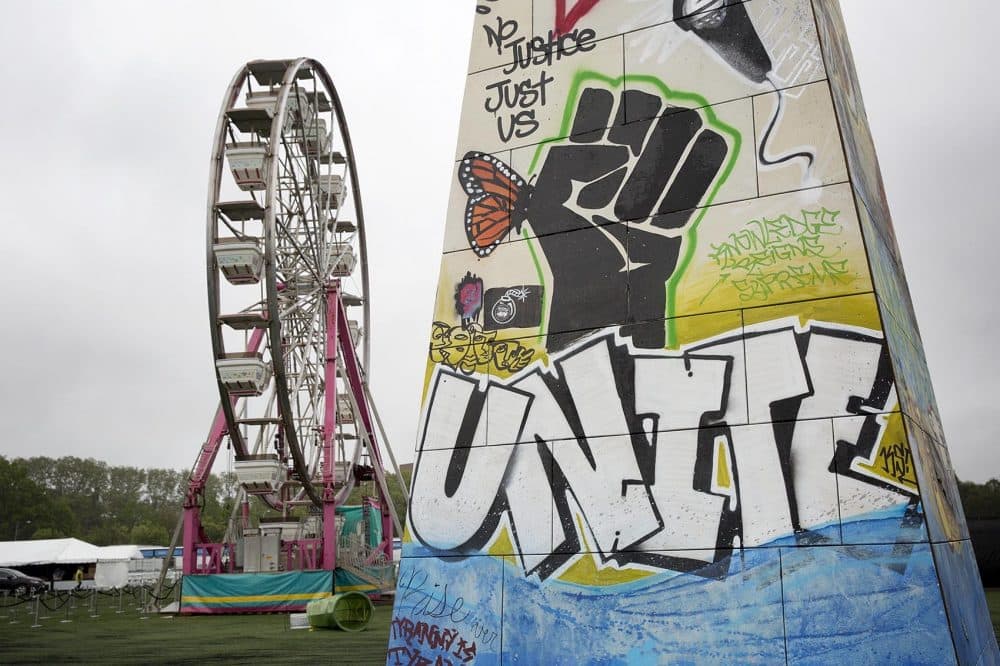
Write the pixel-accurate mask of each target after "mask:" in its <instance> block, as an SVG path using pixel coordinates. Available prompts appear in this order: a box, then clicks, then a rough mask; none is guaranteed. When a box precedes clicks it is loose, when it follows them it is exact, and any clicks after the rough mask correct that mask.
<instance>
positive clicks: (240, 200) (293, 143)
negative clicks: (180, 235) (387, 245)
mask: <svg viewBox="0 0 1000 666" xmlns="http://www.w3.org/2000/svg"><path fill="white" fill-rule="evenodd" d="M206 232H207V233H206V258H207V285H208V304H209V329H210V338H211V343H212V352H213V355H214V359H215V377H216V381H217V384H218V390H219V397H220V406H219V409H218V412H217V414H216V418H215V421H214V422H213V425H212V428H211V431H210V433H209V437H208V439H207V440H206V442H205V444H204V445H203V447H202V449H201V451H200V453H199V457H198V459H197V460H196V463H195V466H194V468H193V470H192V475H191V478H190V480H189V488H188V493H187V499H186V500H185V512H186V517H185V536H184V545H185V547H186V548H191V549H192V551H193V550H195V549H196V548H195V546H196V545H197V547H198V548H201V547H202V546H206V547H207V546H208V545H209V544H201V543H198V542H199V541H205V538H204V534H203V532H202V531H201V528H200V524H199V523H198V515H197V506H198V501H199V500H198V497H199V495H200V493H202V492H203V490H204V484H205V481H206V479H207V477H208V475H209V473H210V468H211V465H212V462H213V461H214V459H215V457H216V455H217V453H218V451H219V449H220V447H221V444H222V442H223V440H224V439H228V442H229V444H230V446H231V447H232V450H233V452H234V456H235V461H236V462H235V465H236V469H235V471H236V474H237V477H238V480H239V483H240V485H241V487H242V489H243V491H244V492H245V493H247V494H248V495H253V496H256V497H257V498H259V499H260V500H262V501H263V502H265V503H266V504H267V505H269V506H270V507H271V508H273V509H276V510H279V511H282V512H284V513H285V514H287V513H289V512H290V511H291V510H293V509H295V508H296V507H307V509H308V510H313V509H312V508H313V507H315V508H316V509H321V510H322V516H323V524H324V527H323V532H324V535H325V536H324V539H323V540H322V541H323V543H324V548H323V552H324V555H323V560H324V562H325V563H327V564H328V565H329V566H330V567H331V568H332V566H333V565H332V564H331V563H332V562H334V561H335V557H336V555H335V550H336V541H335V537H334V536H333V535H334V532H333V530H334V527H333V525H334V524H335V516H334V512H335V510H336V508H337V507H338V506H340V505H342V504H343V503H344V501H345V500H346V498H347V496H348V495H349V494H350V493H351V490H352V489H353V487H354V485H355V483H356V482H357V481H359V480H361V481H365V480H368V481H372V482H373V483H375V484H376V485H377V488H378V491H377V493H378V495H379V499H380V500H381V505H382V507H383V523H384V524H385V527H386V528H387V529H386V531H387V532H388V535H389V536H388V540H389V541H391V534H392V527H393V526H395V527H396V529H397V531H399V530H400V528H399V521H398V518H397V517H396V513H395V510H394V507H392V504H391V499H390V497H389V494H388V491H387V488H386V485H385V483H386V482H385V477H384V468H383V461H382V449H381V448H380V447H379V439H382V440H383V442H384V431H382V436H381V437H380V438H377V437H376V425H377V426H378V427H379V428H381V424H380V423H379V422H378V415H377V413H376V412H375V410H374V405H373V404H372V401H371V393H370V392H369V390H368V386H367V380H366V377H367V373H368V369H369V367H370V359H371V344H370V340H371V335H370V332H371V330H370V326H371V294H370V292H369V279H368V253H367V247H366V244H365V226H364V211H363V209H362V203H361V193H360V187H359V182H358V175H357V169H356V166H355V158H354V152H353V149H352V146H351V138H350V134H349V132H348V128H347V123H346V120H345V117H344V112H343V109H342V107H341V103H340V99H339V97H338V95H337V91H336V88H335V87H334V85H333V82H332V80H331V78H330V76H329V74H328V73H327V71H326V70H325V69H324V68H323V66H322V65H321V64H320V63H318V62H317V61H315V60H312V59H307V58H302V59H297V60H256V61H251V62H249V63H247V64H246V65H245V66H243V67H241V68H240V69H239V71H238V72H237V73H236V75H235V76H234V77H233V79H232V81H231V83H230V85H229V87H228V88H227V91H226V94H225V97H224V100H223V104H222V109H221V111H220V113H219V117H218V121H217V125H216V131H215V138H214V141H213V147H212V158H211V165H210V172H209V196H208V207H207V226H206ZM385 444H386V446H387V443H385ZM386 450H388V449H386ZM389 455H390V458H391V457H392V454H391V451H389ZM393 465H395V461H394V460H393ZM397 473H398V471H397ZM187 512H190V514H189V515H190V518H191V520H188V517H187V515H188V513H187ZM313 512H314V513H317V511H315V510H313ZM393 523H394V524H393ZM385 550H386V552H387V553H388V554H389V555H390V556H391V544H388V545H386V546H385ZM187 566H188V565H187V561H186V560H185V567H186V568H187Z"/></svg>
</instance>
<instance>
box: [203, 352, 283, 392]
mask: <svg viewBox="0 0 1000 666" xmlns="http://www.w3.org/2000/svg"><path fill="white" fill-rule="evenodd" d="M215 368H216V371H217V372H218V374H219V381H220V382H222V384H223V385H224V386H225V387H226V390H227V391H228V392H229V395H230V396H233V397H245V396H258V395H261V394H262V393H263V392H264V390H265V389H266V388H267V385H268V383H269V382H270V381H271V367H270V366H269V365H268V364H267V363H265V362H264V358H263V355H262V354H259V353H251V352H234V353H229V354H226V358H220V359H217V360H216V361H215Z"/></svg>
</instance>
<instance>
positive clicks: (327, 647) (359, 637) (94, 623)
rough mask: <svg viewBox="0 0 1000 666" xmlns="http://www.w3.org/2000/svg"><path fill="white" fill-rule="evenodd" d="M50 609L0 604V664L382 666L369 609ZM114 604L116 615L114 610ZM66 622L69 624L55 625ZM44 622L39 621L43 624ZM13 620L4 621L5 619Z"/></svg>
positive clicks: (114, 603) (998, 604)
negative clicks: (302, 614) (359, 621)
mask: <svg viewBox="0 0 1000 666" xmlns="http://www.w3.org/2000/svg"><path fill="white" fill-rule="evenodd" d="M986 600H987V603H988V604H989V608H990V615H991V616H992V619H993V627H994V629H996V630H997V632H998V635H1000V589H991V590H987V591H986ZM96 601H97V602H98V603H97V604H96V611H97V614H98V617H96V618H94V617H90V615H91V607H90V601H89V600H85V599H80V600H77V601H76V602H75V603H76V606H75V608H74V607H73V604H71V603H66V604H65V605H63V606H61V607H57V606H58V604H59V602H60V600H59V599H50V600H48V602H47V603H48V605H49V606H51V607H52V608H53V610H48V609H46V608H45V607H44V606H42V607H40V609H39V618H40V619H39V621H38V624H40V625H41V626H40V627H35V628H32V625H33V624H34V623H35V619H34V612H33V611H34V606H33V604H30V603H22V604H20V605H18V606H12V605H11V603H10V600H4V603H0V663H4V664H51V663H83V664H179V663H195V662H198V663H209V664H211V663H215V664H224V663H243V664H245V663H251V662H263V663H273V664H298V663H303V664H304V663H318V662H319V663H327V664H346V665H351V666H353V665H354V664H384V663H385V650H386V644H387V643H388V639H389V622H390V620H391V613H392V608H391V607H390V606H376V607H375V616H374V618H373V619H372V622H371V624H370V625H369V626H368V629H367V630H365V631H363V632H359V633H345V632H342V631H326V630H317V631H310V630H306V629H294V630H293V629H290V628H289V618H288V616H287V615H242V616H215V617H181V616H176V617H174V616H170V615H148V616H145V617H146V619H142V617H143V615H142V614H141V613H140V611H139V606H140V604H138V603H137V601H136V600H134V599H132V598H131V597H129V596H124V597H122V600H121V601H119V599H118V597H116V596H106V595H98V596H97V598H96ZM119 606H120V607H121V609H122V612H120V613H119V612H117V611H118V610H119ZM67 617H68V618H69V619H71V620H72V622H62V620H64V619H66V618H67ZM43 618H44V619H43ZM12 620H13V621H14V623H11V621H12Z"/></svg>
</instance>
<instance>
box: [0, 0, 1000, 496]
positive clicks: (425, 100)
mask: <svg viewBox="0 0 1000 666" xmlns="http://www.w3.org/2000/svg"><path fill="white" fill-rule="evenodd" d="M473 6H474V2H472V1H471V0H463V1H461V2H458V1H456V0H432V1H430V2H421V3H411V2H392V3H378V2H355V1H354V0H326V1H325V2H301V1H297V2H284V3H274V2H253V1H246V0H245V1H242V2H230V1H224V2H223V1H216V2H137V1H134V0H133V1H129V2H112V1H110V0H108V1H103V2H95V1H91V2H87V1H83V0H79V1H74V2H69V1H66V2H53V1H45V0H30V1H20V2H16V1H12V0H6V1H5V2H4V3H3V4H2V7H3V13H2V20H0V80H2V81H3V86H4V95H3V98H4V103H3V104H0V127H2V128H3V130H4V132H3V136H4V144H3V150H4V156H3V157H4V159H3V160H2V162H0V183H2V188H3V190H2V192H3V195H4V199H5V206H4V214H3V216H2V220H3V225H4V233H3V236H2V238H3V241H2V247H3V260H2V262H0V278H2V280H3V284H4V287H5V289H4V297H3V312H4V316H3V321H4V326H2V328H0V347H2V349H4V351H5V353H4V354H3V355H2V356H0V417H2V424H3V426H2V427H3V431H2V432H3V434H2V435H0V455H5V456H8V457H10V456H32V455H48V456H53V457H55V456H62V455H76V456H81V457H95V458H99V459H102V460H106V461H108V462H110V463H113V464H122V465H134V466H139V467H177V468H180V467H187V466H188V465H190V464H191V462H192V460H193V459H194V456H195V454H196V452H197V449H198V447H199V445H200V443H201V442H202V440H203V439H204V437H205V434H206V431H207V429H208V426H209V421H210V419H211V417H212V414H213V412H214V409H215V405H216V403H217V401H218V393H217V390H216V388H215V379H214V372H213V368H212V354H211V346H210V341H209V327H208V316H207V306H206V300H205V291H206V287H205V266H204V261H205V248H204V218H205V213H204V210H205V201H206V196H207V176H208V158H209V152H210V142H211V140H212V133H213V131H214V127H215V121H216V116H217V113H218V107H219V104H220V102H221V99H222V94H223V92H224V89H225V87H226V85H227V84H228V82H229V79H230V78H231V76H232V74H233V73H234V72H235V70H236V69H237V67H239V66H240V65H241V64H242V63H243V62H245V61H247V60H250V59H255V58H287V57H295V56H303V55H304V56H310V57H314V58H316V59H318V60H320V61H321V62H322V63H323V64H324V65H325V66H326V67H327V69H328V70H329V71H330V72H331V74H332V76H333V77H334V80H335V82H336V84H337V87H338V89H339V92H340V95H341V98H342V99H343V102H344V105H345V107H346V112H347V117H348V122H349V124H350V128H351V134H352V139H353V142H354V146H355V151H356V153H357V158H358V169H359V174H360V182H361V186H362V191H363V193H364V194H363V198H364V205H365V213H366V221H367V225H368V226H367V233H368V243H369V248H370V250H369V253H370V262H371V269H372V299H373V301H372V302H373V326H372V329H373V330H372V344H373V361H372V366H373V367H372V375H371V376H372V381H371V383H372V386H373V389H374V391H375V394H376V397H377V399H378V402H379V409H380V411H381V413H382V414H383V418H384V419H385V421H386V425H387V427H388V429H389V434H390V437H391V439H392V443H393V447H394V449H395V450H396V452H397V455H398V456H399V457H400V458H401V459H402V460H411V459H412V455H413V454H412V449H413V440H414V436H415V430H416V421H417V410H418V402H419V397H420V395H419V394H420V387H421V379H422V374H423V369H424V363H425V358H426V347H427V339H428V331H429V327H430V318H431V310H432V306H433V303H432V301H433V296H434V289H435V285H436V283H437V272H438V261H439V256H440V255H439V253H440V248H441V238H442V233H443V228H444V227H443V225H444V213H445V207H446V202H447V196H448V192H449V179H450V177H451V173H452V161H451V160H452V158H453V154H454V148H455V140H456V136H457V128H458V119H459V108H460V106H461V95H462V90H463V85H464V71H465V65H466V61H467V58H468V46H469V37H470V29H471V24H472V18H473ZM842 6H843V10H844V14H845V18H846V21H847V27H848V33H849V37H850V41H851V45H852V47H853V49H854V54H855V57H856V60H857V65H858V69H859V77H860V80H861V85H862V91H863V94H864V98H865V102H866V104H867V108H868V114H869V118H870V121H871V125H872V130H873V133H874V136H875V141H876V145H877V148H878V153H879V157H880V159H881V164H882V171H883V176H884V178H885V183H886V191H887V193H888V196H889V203H890V207H891V210H892V213H893V217H894V219H895V223H896V230H897V233H898V237H899V243H900V246H901V250H902V255H903V260H904V263H905V266H906V269H907V273H908V277H909V280H910V287H911V290H912V292H913V299H914V302H915V309H916V313H917V317H918V320H919V322H920V325H921V331H922V334H923V337H924V343H925V347H926V352H927V357H928V361H929V364H930V370H931V376H932V377H933V378H934V382H935V390H936V393H937V397H938V404H939V406H940V410H941V413H942V418H943V420H944V426H945V432H946V433H947V435H948V442H949V446H950V449H951V452H952V457H953V460H954V463H955V467H956V469H957V471H958V474H959V476H960V477H961V478H963V479H970V480H977V481H982V480H985V479H987V478H990V477H994V476H1000V451H998V450H997V446H996V445H995V440H996V439H997V434H998V432H1000V427H998V425H997V416H996V413H997V410H996V408H995V403H996V401H997V397H998V390H997V388H996V387H997V383H996V382H997V376H998V375H1000V363H998V362H997V358H996V356H994V355H993V354H992V342H993V337H992V336H993V332H994V331H997V330H1000V316H998V314H997V306H996V304H997V297H996V295H995V294H994V288H993V284H992V282H991V278H990V275H991V274H992V268H991V266H992V262H993V254H992V251H989V249H990V248H989V243H990V242H992V241H991V238H992V234H993V233H994V225H995V223H996V222H997V219H998V217H997V215H996V213H995V212H994V210H995V209H994V208H993V202H992V201H991V200H990V198H989V197H990V196H992V195H993V194H994V193H996V190H997V187H996V185H995V180H996V178H995V177H996V175H997V173H998V170H997V167H996V166H995V162H994V160H995V159H996V155H997V154H998V152H1000V151H998V148H1000V137H998V134H1000V130H998V129H997V126H996V123H995V119H996V118H997V117H1000V93H998V90H997V85H996V83H997V81H998V80H1000V77H998V74H997V71H998V65H1000V59H998V58H997V56H996V51H995V50H994V49H995V44H994V42H993V40H994V39H995V37H994V28H995V26H996V25H997V24H998V23H1000V6H998V5H997V4H996V3H993V2H988V1H987V0H959V1H958V2H949V3H946V7H947V13H942V3H940V2H937V1H932V0H842ZM224 464H225V462H224V461H220V462H219V463H217V466H218V465H224Z"/></svg>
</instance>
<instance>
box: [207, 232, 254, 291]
mask: <svg viewBox="0 0 1000 666" xmlns="http://www.w3.org/2000/svg"><path fill="white" fill-rule="evenodd" d="M212 251H213V253H214V254H215V263H216V264H217V265H218V266H219V270H221V271H222V274H223V275H224V276H225V278H226V279H227V280H229V283H230V284H257V283H258V282H260V277H261V273H262V272H263V270H264V253H263V252H261V249H260V240H259V239H257V238H252V237H245V238H220V239H219V240H218V242H217V243H216V244H215V245H213V246H212Z"/></svg>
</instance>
